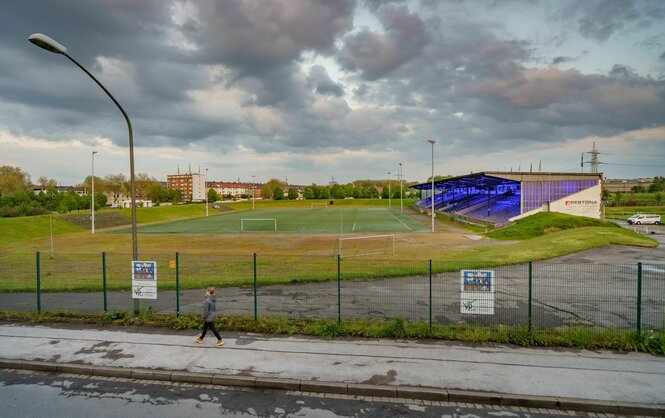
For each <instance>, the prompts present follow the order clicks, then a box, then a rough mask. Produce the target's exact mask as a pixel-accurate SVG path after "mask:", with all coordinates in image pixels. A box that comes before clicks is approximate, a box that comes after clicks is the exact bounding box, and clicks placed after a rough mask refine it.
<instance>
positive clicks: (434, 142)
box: [427, 139, 436, 232]
mask: <svg viewBox="0 0 665 418" xmlns="http://www.w3.org/2000/svg"><path fill="white" fill-rule="evenodd" d="M427 142H429V143H430V144H432V196H431V199H432V232H434V144H436V141H435V140H433V139H428V140H427Z"/></svg>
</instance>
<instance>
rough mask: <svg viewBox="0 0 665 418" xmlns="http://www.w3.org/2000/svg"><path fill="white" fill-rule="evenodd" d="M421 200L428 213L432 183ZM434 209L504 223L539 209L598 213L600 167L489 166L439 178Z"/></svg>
mask: <svg viewBox="0 0 665 418" xmlns="http://www.w3.org/2000/svg"><path fill="white" fill-rule="evenodd" d="M411 188H412V189H417V190H420V196H421V199H420V201H418V203H416V206H418V207H419V208H420V209H421V211H423V212H425V211H427V212H428V214H429V211H430V208H431V207H432V200H431V194H432V183H431V182H430V183H421V184H416V185H414V186H411ZM434 210H435V211H437V212H441V213H447V214H450V215H453V216H455V217H456V218H458V219H460V220H463V221H466V222H469V223H474V224H478V225H491V226H501V225H505V224H507V223H508V222H511V221H515V220H517V219H520V218H523V217H525V216H529V215H532V214H534V213H538V212H561V213H567V214H570V215H578V216H589V217H592V218H597V219H599V218H600V217H601V213H602V174H601V173H546V172H512V171H510V172H504V171H484V172H480V173H471V174H468V175H464V176H458V177H451V178H447V179H443V180H437V181H435V182H434Z"/></svg>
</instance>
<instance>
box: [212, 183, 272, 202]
mask: <svg viewBox="0 0 665 418" xmlns="http://www.w3.org/2000/svg"><path fill="white" fill-rule="evenodd" d="M252 188H253V189H254V197H255V198H260V197H261V185H260V184H254V186H253V187H252V183H242V182H235V181H209V182H207V183H206V190H209V189H213V190H215V192H217V194H219V195H222V196H232V197H234V198H241V197H243V196H248V197H250V198H251V197H252Z"/></svg>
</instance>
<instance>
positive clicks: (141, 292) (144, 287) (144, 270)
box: [132, 261, 157, 299]
mask: <svg viewBox="0 0 665 418" xmlns="http://www.w3.org/2000/svg"><path fill="white" fill-rule="evenodd" d="M132 298H133V299H157V262H156V261H132Z"/></svg>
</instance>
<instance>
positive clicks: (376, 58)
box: [337, 6, 430, 80]
mask: <svg viewBox="0 0 665 418" xmlns="http://www.w3.org/2000/svg"><path fill="white" fill-rule="evenodd" d="M378 17H379V19H380V21H381V23H382V25H383V27H384V28H385V32H384V33H379V32H374V31H370V30H369V29H364V30H362V31H360V32H359V33H357V34H352V35H347V36H346V37H345V38H344V45H343V46H342V49H341V50H340V51H339V54H338V57H337V58H338V60H339V62H340V63H341V64H342V66H343V67H344V68H346V69H347V70H351V71H356V70H357V71H360V72H361V74H362V76H363V78H364V79H367V80H376V79H377V78H380V77H383V76H385V75H387V74H389V73H390V72H391V71H393V70H395V69H396V68H398V67H400V66H401V65H403V64H404V63H405V62H407V61H409V60H410V59H412V58H414V57H415V56H417V55H418V54H419V53H420V52H421V51H422V49H423V48H424V47H425V45H427V43H428V42H429V41H430V37H429V35H428V34H427V30H426V28H425V23H424V22H423V21H422V20H421V19H420V17H419V16H418V15H416V14H413V13H411V12H409V10H408V8H407V7H404V6H402V7H382V8H380V9H379V10H378Z"/></svg>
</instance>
